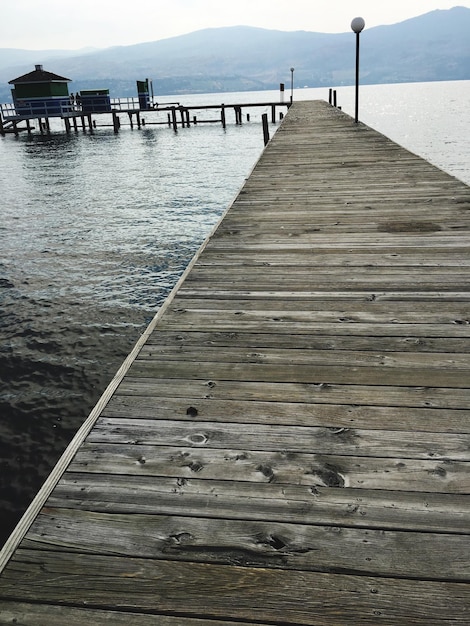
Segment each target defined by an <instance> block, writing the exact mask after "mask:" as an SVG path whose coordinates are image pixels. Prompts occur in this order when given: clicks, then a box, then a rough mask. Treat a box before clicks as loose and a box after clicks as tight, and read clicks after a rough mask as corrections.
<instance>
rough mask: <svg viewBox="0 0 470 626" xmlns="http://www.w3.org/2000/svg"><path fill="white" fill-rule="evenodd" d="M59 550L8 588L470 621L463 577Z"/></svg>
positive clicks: (331, 614) (40, 558) (246, 613)
mask: <svg viewBox="0 0 470 626" xmlns="http://www.w3.org/2000/svg"><path fill="white" fill-rule="evenodd" d="M54 556H55V555H54V553H52V554H51V553H48V552H42V551H40V552H38V551H36V550H33V551H29V550H19V551H18V552H17V554H16V555H15V558H14V559H13V560H12V562H11V563H10V567H9V568H8V569H7V570H6V572H5V573H4V575H3V579H2V584H3V592H4V593H5V595H7V596H8V597H10V598H11V599H18V600H26V601H28V600H30V599H34V598H36V597H37V594H38V592H39V593H40V594H41V598H42V602H48V603H51V604H56V605H65V604H70V603H74V602H75V601H76V591H77V589H81V591H82V594H83V595H84V596H85V597H86V598H87V601H88V602H89V604H91V605H92V606H93V607H94V608H95V609H96V608H102V609H108V610H109V609H110V608H113V609H114V610H126V611H130V612H132V611H136V610H137V611H139V610H140V611H141V612H142V611H143V612H150V613H151V614H154V615H158V614H162V613H163V614H166V615H173V616H175V613H176V614H178V615H181V616H183V617H193V616H196V615H205V616H206V617H207V618H213V619H220V618H221V619H229V620H230V619H231V620H250V619H251V620H253V621H255V622H256V621H261V622H263V621H264V622H266V621H268V622H269V621H274V622H276V621H278V619H279V615H282V620H283V623H284V624H286V625H287V624H292V625H294V624H297V625H298V624H311V623H312V616H314V619H315V623H316V624H318V625H319V626H322V625H332V624H335V625H336V624H338V623H341V624H357V623H364V624H371V625H374V626H376V624H377V620H378V618H380V622H381V623H382V624H399V623H409V624H410V623H412V624H423V625H426V626H433V625H438V624H439V625H440V626H441V625H442V623H443V622H444V621H451V622H452V623H453V624H462V625H464V624H467V623H468V606H469V600H470V590H469V588H468V586H467V585H462V584H459V583H448V582H434V581H416V580H400V579H389V578H386V579H384V578H374V577H367V576H347V575H339V574H334V575H332V574H324V573H316V572H290V571H289V570H275V569H266V568H249V567H237V566H230V567H227V566H221V565H208V564H205V563H179V562H178V561H154V560H150V559H131V558H120V557H111V556H109V557H100V556H94V555H84V554H67V553H60V558H54ZM90 572H101V573H102V575H101V576H90ZM107 572H110V574H108V575H107V574H106V573H107ZM111 573H112V574H111ZM58 580H60V585H58V584H57V582H58ZM267 590H269V593H267ZM397 598H400V602H397V601H396V599H397Z"/></svg>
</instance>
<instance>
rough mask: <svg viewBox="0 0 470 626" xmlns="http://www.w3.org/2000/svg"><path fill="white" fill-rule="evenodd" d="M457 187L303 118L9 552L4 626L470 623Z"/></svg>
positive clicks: (468, 230)
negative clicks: (11, 625) (9, 625)
mask: <svg viewBox="0 0 470 626" xmlns="http://www.w3.org/2000/svg"><path fill="white" fill-rule="evenodd" d="M469 269H470V188H469V187H468V186H467V185H465V184H464V183H462V182H460V181H458V180H457V179H455V178H453V177H452V176H450V175H448V174H446V173H444V172H442V171H441V170H439V169H438V168H436V167H434V166H433V165H431V164H429V163H428V162H426V161H425V160H423V159H421V158H419V157H418V156H416V155H414V154H412V153H410V152H408V151H407V150H405V149H404V148H402V147H400V146H399V145H397V144H396V143H394V142H392V141H390V140H389V139H387V138H386V137H384V136H383V135H381V134H380V133H378V132H376V131H374V130H372V129H370V128H368V127H367V126H365V125H363V124H361V123H355V122H354V120H353V119H352V118H351V117H349V116H348V115H345V114H344V113H342V112H341V111H339V110H338V109H337V108H335V107H333V106H330V105H329V104H328V103H326V102H319V101H315V102H308V101H303V102H295V103H293V105H292V106H291V107H290V108H289V111H288V114H287V116H286V117H285V118H284V120H283V123H282V124H281V125H280V127H279V129H278V130H277V132H276V134H275V135H274V136H273V138H272V139H271V140H270V141H269V143H268V146H267V148H266V149H265V150H264V152H263V154H262V156H261V158H260V160H259V162H258V163H257V165H256V166H255V168H254V169H253V172H252V174H251V176H250V177H249V178H248V180H247V181H246V183H245V185H244V187H243V188H242V189H241V191H240V193H239V195H238V196H237V198H236V199H235V200H234V202H233V204H232V205H231V206H230V207H229V208H228V210H227V212H226V213H225V215H224V216H223V218H222V219H221V220H220V222H219V224H218V226H217V227H216V229H214V231H213V233H212V234H211V235H210V236H209V237H208V238H207V240H206V241H205V243H204V244H203V246H202V247H201V249H200V250H199V252H198V253H197V254H196V256H195V258H194V259H193V260H192V262H191V263H190V265H189V266H188V268H187V270H186V272H185V273H184V275H183V277H182V278H181V279H180V281H179V282H178V284H177V285H176V287H175V288H174V290H173V292H172V293H171V295H170V296H169V297H168V299H167V300H166V302H165V304H164V305H163V306H162V307H161V309H160V310H159V311H158V312H157V314H156V316H155V318H154V320H153V321H152V322H151V324H150V325H149V327H148V329H147V330H146V331H145V333H144V334H143V335H142V337H141V339H140V340H139V341H138V343H137V344H136V346H135V348H134V350H133V351H132V353H131V354H130V355H129V357H128V358H127V359H126V361H125V362H124V363H123V365H122V367H121V369H120V370H119V371H118V372H117V374H116V376H115V377H114V379H113V381H112V382H111V384H110V386H109V388H108V389H107V390H106V391H105V393H104V395H103V396H102V398H101V399H100V401H99V402H98V404H97V405H96V407H95V409H94V410H93V411H92V413H91V414H90V416H89V417H88V419H87V420H86V421H85V422H84V424H83V426H82V428H81V429H80V431H79V432H78V433H77V435H76V437H75V438H74V440H73V441H72V443H71V444H70V446H69V447H68V449H67V450H66V452H65V453H64V455H63V457H62V459H61V460H60V461H59V463H58V465H57V466H56V467H55V469H54V470H53V472H52V473H51V475H50V477H49V479H48V480H47V481H46V483H45V485H44V487H43V488H42V490H41V491H40V492H39V494H38V496H37V497H36V499H35V500H34V501H33V503H32V505H31V506H30V508H29V509H28V511H27V512H26V514H25V516H24V517H23V519H22V520H21V521H20V523H19V524H18V526H17V528H16V530H15V531H14V533H13V534H12V536H11V538H10V539H9V541H8V542H7V543H6V544H5V546H4V548H3V550H2V552H1V553H0V572H1V574H0V622H1V623H2V624H14V623H18V624H19V623H21V624H24V625H26V626H40V625H45V624H47V625H48V626H59V625H60V626H63V624H68V625H70V626H74V625H79V624H93V625H94V626H100V625H103V626H104V625H105V624H116V625H119V624H123V625H124V624H125V625H127V624H129V623H133V624H134V623H135V624H139V625H140V626H146V625H149V626H150V625H152V626H153V625H155V624H158V626H233V625H234V624H237V625H244V626H254V625H255V624H257V625H260V624H262V625H264V626H281V625H282V626H299V625H304V626H307V625H308V626H320V625H321V626H338V625H342V626H357V625H358V624H365V625H369V626H378V625H384V626H404V625H408V624H413V625H414V626H419V625H421V626H443V625H444V624H452V625H453V626H456V625H459V626H467V625H468V623H469V612H470V564H469V547H470V495H469V494H470V471H469V470H470V445H469V444H470V313H469V312H470V272H469Z"/></svg>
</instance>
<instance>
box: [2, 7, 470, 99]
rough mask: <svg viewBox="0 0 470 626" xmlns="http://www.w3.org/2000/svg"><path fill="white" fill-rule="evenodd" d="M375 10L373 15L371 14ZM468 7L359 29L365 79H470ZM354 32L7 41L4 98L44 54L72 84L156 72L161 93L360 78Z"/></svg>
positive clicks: (217, 31) (128, 82)
mask: <svg viewBox="0 0 470 626" xmlns="http://www.w3.org/2000/svg"><path fill="white" fill-rule="evenodd" d="M366 17H367V16H366ZM468 33H470V9H467V8H465V7H454V8H453V9H449V10H437V11H431V12H430V13H426V14H425V15H422V16H420V17H416V18H413V19H409V20H406V21H404V22H400V23H398V24H393V25H390V26H378V27H375V28H370V29H367V27H366V29H365V30H364V32H363V33H362V35H361V82H362V83H364V84H366V83H368V84H376V83H390V82H420V81H439V80H463V79H466V80H468V79H470V37H469V35H468ZM354 58H355V36H354V34H353V33H352V32H351V31H349V32H346V33H339V34H325V33H315V32H306V31H297V32H284V31H277V30H266V29H262V28H252V27H248V26H235V27H228V28H211V29H205V30H200V31H196V32H194V33H190V34H188V35H182V36H180V37H172V38H170V39H163V40H160V41H155V42H150V43H142V44H137V45H133V46H115V47H112V48H106V49H103V50H90V51H82V52H81V53H77V51H63V50H62V51H58V50H55V51H54V50H48V51H47V50H46V51H37V52H32V51H27V50H12V49H0V101H2V102H5V101H8V100H10V86H9V85H8V81H9V80H11V79H13V78H16V77H18V76H20V75H22V74H25V73H27V72H29V71H31V70H32V69H33V66H34V65H35V64H37V63H42V64H43V65H44V67H45V69H47V70H49V71H52V72H54V73H57V74H60V75H62V76H67V77H68V78H71V79H72V80H73V83H71V86H70V89H71V91H76V90H79V89H85V88H93V87H98V86H99V87H108V88H109V89H110V91H111V95H112V96H113V97H118V96H128V95H135V92H136V87H135V81H136V80H137V79H139V80H141V79H145V78H151V79H153V82H154V91H155V94H156V95H157V96H158V94H162V95H165V94H181V93H208V92H223V91H249V90H263V89H278V88H279V83H280V82H284V83H286V87H288V85H289V84H290V70H289V68H290V67H294V68H295V84H296V85H297V86H309V87H321V86H328V87H338V86H341V85H350V84H353V82H354V71H355V69H354V68H355V66H354Z"/></svg>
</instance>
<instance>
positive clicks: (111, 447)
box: [69, 443, 470, 493]
mask: <svg viewBox="0 0 470 626" xmlns="http://www.w3.org/2000/svg"><path fill="white" fill-rule="evenodd" d="M69 469H70V471H72V472H92V473H97V474H100V473H102V474H108V475H111V474H126V475H134V476H168V477H170V476H172V477H174V478H193V477H194V476H197V477H198V478H199V479H212V480H214V479H217V478H219V477H220V476H230V479H231V480H236V481H249V482H276V483H278V484H280V483H290V484H294V485H295V484H299V485H311V486H338V487H353V488H355V489H388V490H394V489H395V490H403V489H404V488H406V490H407V491H434V492H440V493H470V471H469V470H470V466H469V463H468V462H467V463H462V462H457V461H449V460H448V459H446V460H445V461H442V460H432V461H431V460H424V461H423V460H416V459H412V460H411V459H409V458H406V459H405V458H402V459H400V458H396V457H393V458H391V459H388V458H384V457H378V458H373V457H372V458H371V457H362V456H343V455H339V454H337V455H335V454H326V453H324V452H322V453H319V454H306V453H297V452H278V451H274V452H262V451H259V450H254V451H251V450H250V451H247V450H242V449H240V448H236V449H222V450H219V449H212V448H209V449H204V451H203V452H201V451H200V450H199V449H195V448H191V447H184V448H182V447H176V446H166V445H165V446H163V447H162V446H151V445H143V444H129V443H126V444H115V443H112V444H108V443H100V444H92V443H85V444H84V445H83V446H82V447H81V449H80V450H79V451H78V453H77V455H76V456H75V458H74V460H73V461H72V463H71V465H70V467H69Z"/></svg>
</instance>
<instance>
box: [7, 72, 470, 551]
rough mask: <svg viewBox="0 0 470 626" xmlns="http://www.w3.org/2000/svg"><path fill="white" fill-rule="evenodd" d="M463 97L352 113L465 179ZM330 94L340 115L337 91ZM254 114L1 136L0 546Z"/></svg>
mask: <svg viewBox="0 0 470 626" xmlns="http://www.w3.org/2000/svg"><path fill="white" fill-rule="evenodd" d="M469 96H470V82H469V81H462V82H460V83H445V84H442V83H427V84H423V85H417V86H416V85H390V86H387V85H381V86H378V87H368V88H364V90H363V91H362V95H361V116H360V117H361V119H362V120H363V121H364V122H366V123H368V124H369V125H371V126H372V127H374V128H376V129H378V130H381V131H382V132H384V133H385V134H388V135H389V136H391V137H392V138H393V139H395V140H396V141H398V142H399V143H401V144H402V145H404V146H405V147H407V148H409V149H411V150H413V151H414V152H417V153H419V154H422V155H423V156H425V157H426V158H428V159H429V160H431V161H432V162H433V163H435V164H436V165H438V166H440V167H442V168H443V169H447V170H448V171H449V172H451V173H453V174H454V175H456V176H458V177H459V178H461V179H462V180H465V181H466V182H470V149H469V146H468V143H467V141H468V136H469V135H470V113H469V109H468V100H469ZM277 97H278V94H277V93H276V94H274V93H261V94H250V93H247V94H246V93H245V94H231V95H230V96H228V95H227V94H219V95H212V96H199V97H196V96H192V97H187V98H184V103H185V104H188V105H189V104H191V103H194V102H197V101H198V100H199V101H200V102H203V103H209V102H214V103H218V104H220V103H221V102H230V101H231V102H237V101H238V102H240V101H245V102H250V101H251V102H253V101H258V102H260V101H264V102H266V101H269V100H271V99H274V98H277ZM338 97H339V102H338V104H340V105H342V106H343V109H344V110H346V111H347V112H349V113H353V106H354V105H353V102H354V97H353V91H352V90H351V88H344V89H340V90H338ZM296 98H303V99H307V98H309V99H312V98H323V99H325V98H326V99H327V98H328V92H327V91H326V92H325V90H299V91H298V93H296ZM180 99H181V98H180ZM262 112H264V111H261V110H259V109H257V110H256V111H252V112H251V118H252V122H251V123H250V124H244V125H243V126H241V127H240V126H235V125H233V124H230V120H229V126H228V127H227V130H226V131H224V130H223V129H222V128H221V126H220V125H213V126H209V125H200V126H197V127H191V128H189V129H184V130H180V131H179V132H178V133H177V134H174V133H173V131H171V130H169V129H168V128H165V127H149V126H147V127H146V128H145V129H143V130H134V131H131V130H130V129H123V130H122V132H120V133H119V134H118V135H114V133H112V132H111V131H110V130H109V129H102V128H99V129H98V130H97V131H96V132H95V133H94V134H90V133H89V132H86V133H83V132H82V131H80V132H79V133H78V134H74V133H72V134H71V135H69V136H67V135H65V134H64V132H63V130H62V129H61V127H60V126H59V127H58V128H56V129H54V128H53V132H52V134H51V135H50V136H41V135H39V134H35V135H34V136H33V137H32V138H29V137H27V136H25V135H22V136H20V137H19V138H18V139H16V138H15V137H14V136H7V137H5V138H0V189H1V205H0V206H1V220H0V545H1V544H2V543H3V542H4V541H5V539H6V538H7V536H8V534H9V533H10V531H11V530H12V528H13V527H14V525H15V524H16V523H17V522H18V520H19V517H20V515H21V514H22V513H23V512H24V510H25V509H26V507H27V506H28V505H29V503H30V502H31V500H32V498H33V497H34V496H35V494H36V492H37V491H38V489H39V487H40V486H41V485H42V483H43V482H44V480H45V478H46V477H47V475H48V474H49V472H50V471H51V469H52V467H53V465H54V464H55V462H56V461H57V459H58V458H59V456H60V455H61V453H62V452H63V450H64V449H65V447H66V446H67V444H68V443H69V441H70V440H71V438H72V437H73V435H74V434H75V432H76V431H77V430H78V428H79V427H80V426H81V424H82V422H83V421H84V419H85V418H86V417H87V415H88V413H89V412H90V410H91V409H92V407H93V406H94V405H95V404H96V402H97V400H98V399H99V397H100V396H101V394H102V392H103V391H104V389H105V388H106V386H107V384H108V383H109V381H110V380H111V378H112V377H113V375H114V373H115V372H116V371H117V369H118V368H119V367H120V365H121V363H122V361H123V360H124V358H125V357H126V356H127V354H128V353H129V352H130V350H131V349H132V347H133V345H134V344H135V342H136V340H137V338H138V337H139V335H140V334H141V333H142V332H143V330H144V329H145V327H146V326H147V324H148V322H149V321H150V320H151V319H152V317H153V316H154V314H155V313H156V310H157V309H158V307H159V305H161V303H162V302H163V300H164V299H165V297H166V295H167V294H168V293H169V291H170V290H171V288H172V287H173V285H174V284H175V282H176V281H177V279H178V277H179V276H180V274H181V272H182V271H183V270H184V268H185V267H186V265H187V263H188V262H189V260H190V259H191V258H192V257H193V255H194V253H195V251H196V250H197V248H198V246H199V245H200V244H201V243H202V241H203V240H204V239H205V237H206V236H207V234H208V233H209V232H210V229H211V228H212V226H213V225H214V224H215V223H216V221H217V220H218V218H219V216H220V215H221V214H222V212H223V211H224V210H225V208H226V207H227V206H228V204H229V203H230V200H231V199H232V198H233V197H234V195H235V194H236V192H237V190H238V189H239V188H240V186H241V185H242V183H243V180H244V178H245V177H246V176H248V174H249V172H250V170H251V167H252V166H253V165H254V163H255V161H256V160H257V158H258V156H259V154H260V153H261V151H262V148H263V145H262V144H263V138H262V130H261V127H260V124H259V117H260V115H261V113H262ZM273 130H274V129H272V130H271V132H273Z"/></svg>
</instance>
